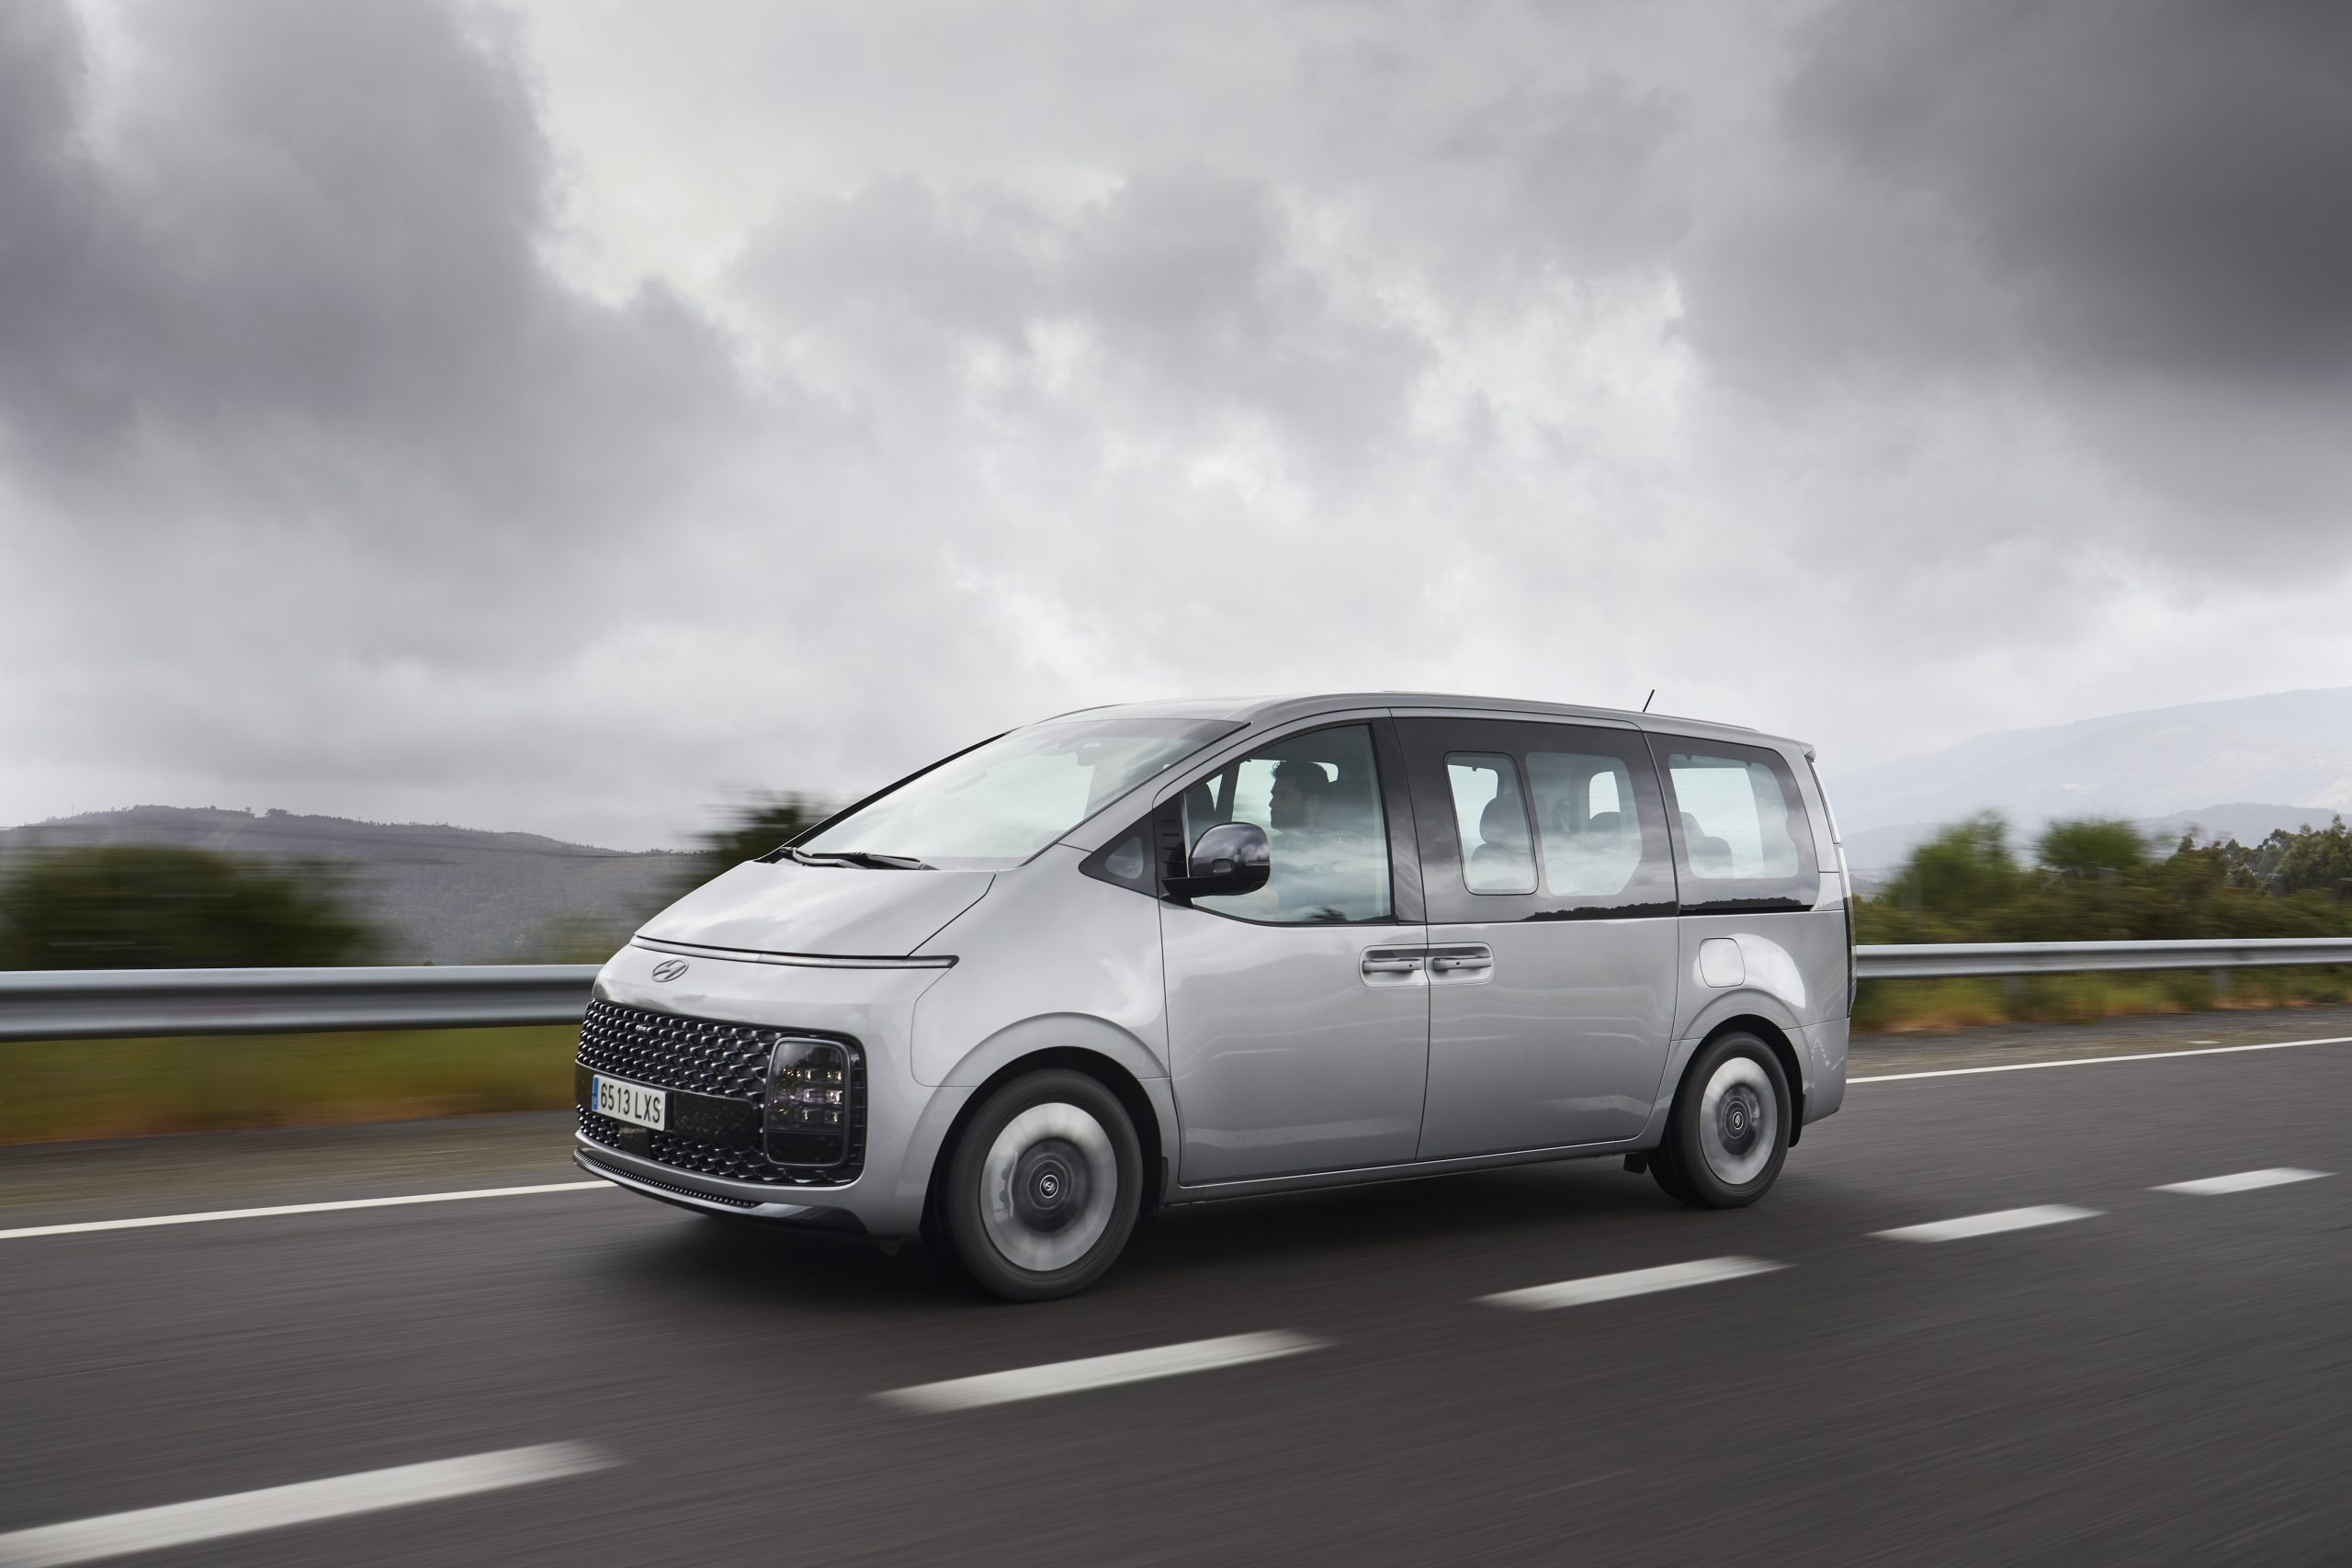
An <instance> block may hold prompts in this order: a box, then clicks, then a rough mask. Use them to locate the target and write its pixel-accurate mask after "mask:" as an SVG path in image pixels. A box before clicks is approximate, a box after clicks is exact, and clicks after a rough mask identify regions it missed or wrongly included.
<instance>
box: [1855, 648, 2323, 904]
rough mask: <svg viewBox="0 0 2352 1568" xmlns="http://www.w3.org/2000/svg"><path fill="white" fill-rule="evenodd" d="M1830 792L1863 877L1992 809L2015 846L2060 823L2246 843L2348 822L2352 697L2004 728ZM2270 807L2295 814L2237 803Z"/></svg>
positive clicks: (1862, 773) (2296, 697) (2272, 699)
mask: <svg viewBox="0 0 2352 1568" xmlns="http://www.w3.org/2000/svg"><path fill="white" fill-rule="evenodd" d="M1828 782H1829V785H1830V788H1831V790H1832V792H1833V795H1834V798H1835V799H1836V801H1837V805H1838V818H1839V822H1840V826H1841V827H1842V828H1843V829H1845V831H1846V834H1847V845H1846V850H1847V858H1848V859H1849V861H1851V862H1852V863H1853V864H1854V865H1855V867H1856V868H1857V869H1858V870H1859V869H1860V868H1863V867H1865V866H1884V865H1892V864H1894V863H1897V862H1899V861H1900V860H1901V859H1902V857H1903V855H1904V854H1905V853H1907V852H1908V851H1909V848H1910V846H1911V845H1912V844H1914V843H1916V842H1917V841H1918V840H1919V839H1921V838H1923V837H1925V836H1926V834H1927V833H1928V832H1930V831H1932V830H1933V829H1935V828H1936V827H1938V826H1939V825H1941V824H1944V823H1948V822H1952V821H1957V820H1958V819H1959V818H1962V817H1966V816H1969V815H1971V814H1973V813H1975V812H1979V811H1987V810H1992V811H1999V812H2001V813H2002V814H2004V815H2005V816H2007V818H2009V819H2010V820H2011V821H2012V822H2013V823H2015V824H2016V825H2017V827H2018V832H2019V836H2020V838H2021V839H2026V838H2030V836H2031V835H2032V834H2033V833H2034V832H2036V831H2038V830H2039V829H2040V828H2041V825H2042V824H2044V823H2046V822H2048V821H2050V820H2052V818H2062V817H2122V818H2130V819H2131V820H2134V821H2137V822H2140V823H2142V824H2143V826H2146V827H2148V828H2149V829H2151V830H2152V831H2156V832H2160V833H2163V834H2165V835H2166V836H2170V835H2172V834H2175V833H2177V832H2180V831H2182V830H2184V829H2187V828H2188V827H2189V826H2191V825H2194V826H2195V827H2196V828H2197V829H2199V833H2198V836H2199V839H2200V840H2211V839H2215V838H2232V837H2233V838H2236V839H2238V840H2240V841H2241V842H2252V841H2254V840H2257V839H2260V838H2262V837H2264V836H2265V835H2267V833H2268V832H2269V831H2270V830H2271V829H2273V828H2282V827H2283V828H2289V829H2292V828H2295V827H2299V826H2301V825H2302V824H2304V823H2310V824H2312V825H2313V826H2324V825H2325V823H2326V822H2327V821H2328V820H2329V818H2331V817H2333V816H2334V815H2335V813H2336V812H2338V811H2343V812H2345V813H2346V815H2352V687H2333V688H2328V689H2324V690H2316V691H2302V692H2279V693H2274V694H2270V695H2267V696H2258V697H2239V698H2233V699H2231V700H2228V701H2223V702H2211V703H2192V704H2189V705H2185V706H2181V707H2172V708H2153V709H2149V710H2146V711H2144V712H2140V713H2125V714H2114V715H2110V716H2107V717H2104V718H2089V719H2081V720H2077V721H2076V722H2075V723H2073V724H2062V725H2054V726H2052V727H2050V728H2043V729H2011V730H2002V731H1999V732H1996V733H1995V734H1991V735H1982V736H1978V737H1976V738H1974V739H1970V740H1963V741H1962V742H1961V743H1960V744H1958V745H1956V746H1951V747H1948V748H1946V749H1945V750H1940V751H1937V752H1933V753H1930V754H1928V755H1926V756H1920V757H1912V758H1906V759H1904V760H1902V761H1894V762H1887V763H1882V764H1879V765H1877V766H1875V767H1870V768H1861V769H1857V770H1854V771H1853V772H1851V773H1834V772H1833V773H1832V774H1831V776H1830V778H1829V781H1828ZM2216 801H2219V802H2233V803H2238V804H2226V805H2212V804H2208V803H2211V802H2216ZM2268 801H2286V802H2291V803H2293V804H2289V805H2281V806H2271V805H2256V804H2245V803H2250V802H2268Z"/></svg>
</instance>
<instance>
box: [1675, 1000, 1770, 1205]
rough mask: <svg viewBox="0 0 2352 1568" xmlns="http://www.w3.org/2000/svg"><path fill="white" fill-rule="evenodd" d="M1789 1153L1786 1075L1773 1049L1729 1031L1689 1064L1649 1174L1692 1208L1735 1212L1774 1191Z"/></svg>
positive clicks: (1704, 1048) (1701, 1051)
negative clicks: (1773, 1185) (1651, 1173)
mask: <svg viewBox="0 0 2352 1568" xmlns="http://www.w3.org/2000/svg"><path fill="white" fill-rule="evenodd" d="M1788 1153H1789V1077H1788V1074H1787V1073H1786V1072H1784V1071H1783V1070H1782V1069H1781V1059H1780V1057H1778V1056H1777V1055H1773V1052H1772V1048H1771V1047H1770V1045H1767V1044H1766V1043H1764V1042H1763V1041H1761V1040H1758V1038H1757V1037H1756V1036H1754V1035H1753V1034H1742V1033H1737V1032H1734V1033H1730V1034H1719V1035H1717V1036H1716V1037H1715V1038H1714V1039H1713V1040H1712V1041H1710V1042H1708V1043H1707V1044H1705V1045H1704V1046H1702V1048H1701V1049H1700V1051H1699V1054H1698V1055H1696V1056H1694V1057H1692V1058H1691V1066H1690V1067H1689V1069H1688V1070H1687V1071H1685V1072H1684V1074H1683V1075H1682V1089H1681V1092H1680V1093H1679V1094H1678V1095H1676V1096H1675V1100H1674V1111H1673V1114H1672V1115H1671V1116H1670V1117H1669V1118H1668V1122H1667V1128H1666V1142H1665V1146H1664V1147H1662V1148H1660V1149H1659V1150H1658V1155H1659V1156H1664V1158H1663V1159H1661V1158H1659V1157H1657V1156H1652V1159H1651V1169H1652V1170H1653V1171H1655V1172H1656V1173H1657V1183H1658V1185H1659V1186H1660V1187H1663V1188H1665V1189H1666V1190H1667V1191H1668V1193H1669V1194H1670V1195H1672V1196H1673V1197H1675V1198H1677V1199H1679V1201H1682V1202H1685V1203H1688V1204H1690V1205H1691V1207H1693V1208H1698V1209H1737V1208H1743V1207H1745V1206H1746V1205H1747V1204H1749V1203H1753V1202H1755V1201H1756V1200H1758V1198H1761V1197H1762V1196H1764V1194H1765V1193H1766V1192H1768V1191H1770V1190H1771V1186H1772V1182H1773V1180H1774V1179H1776V1178H1777V1177H1779V1175H1780V1174H1781V1163H1782V1161H1784V1160H1786V1159H1787V1158H1788Z"/></svg>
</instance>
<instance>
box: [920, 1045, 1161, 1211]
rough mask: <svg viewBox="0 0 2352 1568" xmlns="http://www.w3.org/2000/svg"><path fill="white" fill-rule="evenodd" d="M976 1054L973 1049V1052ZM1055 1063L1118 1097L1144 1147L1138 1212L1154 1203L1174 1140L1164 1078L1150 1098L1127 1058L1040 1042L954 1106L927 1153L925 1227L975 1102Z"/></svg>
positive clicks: (960, 1076) (959, 1076)
mask: <svg viewBox="0 0 2352 1568" xmlns="http://www.w3.org/2000/svg"><path fill="white" fill-rule="evenodd" d="M974 1055H978V1053H977V1052H976V1053H974ZM971 1059H972V1058H971V1057H968V1056H967V1058H965V1061H966V1063H969V1062H970V1061H971ZM1057 1067H1058V1068H1062V1069H1065V1070H1068V1071H1070V1072H1077V1073H1083V1074H1085V1075H1086V1076H1087V1077H1091V1078H1092V1079H1094V1080H1095V1081H1096V1082H1098V1083H1100V1084H1101V1085H1102V1086H1103V1088H1104V1089H1108V1090H1110V1092H1111V1094H1112V1095H1113V1097H1114V1098H1115V1099H1116V1100H1118V1102H1119V1106H1120V1109H1122V1110H1124V1111H1125V1112H1126V1113H1127V1120H1128V1121H1130V1122H1133V1123H1134V1124H1135V1129H1136V1142H1137V1143H1138V1144H1140V1145H1142V1150H1143V1191H1142V1193H1141V1195H1140V1196H1141V1201H1142V1206H1141V1209H1140V1211H1139V1213H1145V1214H1148V1213H1151V1212H1152V1211H1153V1210H1155V1209H1157V1208H1159V1203H1160V1200H1161V1198H1162V1197H1163V1196H1164V1195H1165V1190H1166V1187H1167V1180H1168V1160H1167V1155H1168V1150H1169V1149H1170V1147H1172V1146H1173V1145H1172V1141H1171V1134H1172V1132H1173V1129H1172V1127H1170V1126H1167V1125H1164V1123H1165V1122H1168V1121H1169V1120H1170V1111H1171V1108H1170V1106H1167V1105H1164V1104H1163V1103H1162V1101H1163V1100H1166V1099H1167V1096H1166V1094H1165V1092H1164V1086H1165V1085H1166V1083H1167V1080H1166V1079H1165V1078H1160V1079H1157V1080H1155V1081H1157V1082H1158V1083H1159V1084H1160V1085H1162V1086H1163V1093H1162V1094H1161V1095H1160V1096H1159V1097H1158V1098H1155V1097H1154V1096H1153V1095H1152V1093H1151V1092H1150V1091H1149V1090H1148V1089H1146V1088H1145V1087H1144V1083H1145V1080H1143V1079H1142V1078H1139V1077H1137V1076H1136V1073H1135V1071H1134V1070H1133V1068H1132V1066H1130V1065H1129V1064H1127V1063H1125V1062H1121V1061H1119V1060H1117V1059H1115V1058H1114V1057H1113V1056H1111V1055H1108V1054H1106V1053H1104V1052H1103V1051H1100V1050H1097V1049H1095V1048H1094V1047H1093V1046H1092V1045H1091V1044H1086V1045H1080V1044H1040V1045H1036V1046H1034V1047H1032V1048H1031V1049H1029V1050H1026V1051H1023V1053H1022V1054H1020V1055H1015V1056H1012V1057H1011V1058H1010V1059H1009V1060H1004V1061H1002V1062H1001V1063H1000V1064H999V1065H998V1066H995V1067H994V1068H993V1070H991V1071H989V1073H988V1075H987V1077H983V1078H981V1079H980V1080H979V1081H978V1084H977V1085H976V1086H975V1087H974V1088H973V1089H972V1092H971V1093H970V1094H969V1095H968V1096H967V1097H966V1099H965V1100H964V1103H963V1105H962V1106H961V1107H959V1108H958V1109H957V1110H956V1116H955V1119H954V1120H953V1121H951V1122H948V1124H947V1131H946V1133H945V1134H944V1136H942V1137H941V1139H940V1140H939V1147H938V1148H937V1150H935V1151H934V1152H933V1155H932V1161H931V1172H930V1175H929V1176H928V1178H927V1179H926V1180H925V1182H924V1189H923V1229H924V1231H925V1232H926V1233H928V1232H929V1231H930V1230H931V1228H932V1224H933V1218H934V1216H935V1215H936V1213H937V1211H938V1204H939V1190H940V1184H941V1183H942V1182H943V1181H944V1180H945V1179H946V1175H947V1168H948V1166H949V1165H950V1164H951V1163H952V1162H953V1161H954V1160H955V1157H956V1145H957V1144H958V1143H959V1142H960V1141H961V1140H962V1138H963V1136H964V1129H965V1128H966V1127H967V1126H969V1125H970V1124H971V1122H972V1119H973V1118H974V1117H975V1116H978V1114H979V1112H980V1108H981V1107H982V1106H983V1105H985V1104H987V1103H988V1100H989V1097H990V1096H991V1095H993V1094H994V1093H995V1092H996V1091H997V1090H998V1089H1000V1088H1001V1087H1002V1086H1004V1085H1005V1084H1008V1083H1011V1082H1012V1080H1013V1079H1015V1078H1018V1077H1024V1076H1025V1075H1027V1074H1030V1073H1035V1072H1044V1071H1046V1070H1049V1069H1052V1068H1057ZM964 1074H965V1068H964V1066H963V1065H962V1064H959V1065H958V1066H957V1069H956V1074H955V1075H954V1079H955V1081H958V1082H961V1081H965V1077H964Z"/></svg>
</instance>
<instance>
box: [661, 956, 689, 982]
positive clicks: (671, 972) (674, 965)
mask: <svg viewBox="0 0 2352 1568" xmlns="http://www.w3.org/2000/svg"><path fill="white" fill-rule="evenodd" d="M685 972H686V961H685V960H684V959H683V958H665V959H663V960H662V962H661V963H659V964H655V965H654V966H653V977H654V978H655V979H657V980H674V979H676V978H677V977H678V976H681V975H683V974H684V973H685Z"/></svg>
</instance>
